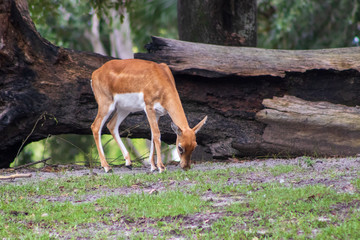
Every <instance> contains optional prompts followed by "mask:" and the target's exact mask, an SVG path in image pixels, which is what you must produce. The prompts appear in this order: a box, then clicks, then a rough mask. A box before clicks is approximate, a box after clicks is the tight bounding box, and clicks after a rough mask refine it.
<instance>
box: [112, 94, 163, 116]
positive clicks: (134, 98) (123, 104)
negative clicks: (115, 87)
mask: <svg viewBox="0 0 360 240" xmlns="http://www.w3.org/2000/svg"><path fill="white" fill-rule="evenodd" d="M114 103H115V106H116V109H118V110H125V111H127V112H138V111H145V112H146V105H145V101H144V94H143V93H122V94H115V95H114ZM154 109H155V111H156V113H157V114H158V115H160V116H163V115H165V114H166V113H167V112H166V110H165V109H164V108H163V106H161V104H160V103H158V102H157V103H155V104H154Z"/></svg>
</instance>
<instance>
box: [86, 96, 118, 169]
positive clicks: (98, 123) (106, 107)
mask: <svg viewBox="0 0 360 240" xmlns="http://www.w3.org/2000/svg"><path fill="white" fill-rule="evenodd" d="M114 109H115V107H114V103H112V102H109V103H108V104H101V105H99V107H98V114H97V116H96V118H95V120H94V122H93V124H92V125H91V130H92V132H93V135H94V139H95V143H96V148H97V150H98V153H99V156H100V162H101V166H102V167H103V168H104V169H105V172H109V171H111V167H110V166H109V164H108V163H107V162H106V159H105V154H104V149H103V147H102V144H101V130H102V128H103V126H104V124H105V122H106V120H107V119H108V118H109V116H110V115H111V113H112V112H113V111H114Z"/></svg>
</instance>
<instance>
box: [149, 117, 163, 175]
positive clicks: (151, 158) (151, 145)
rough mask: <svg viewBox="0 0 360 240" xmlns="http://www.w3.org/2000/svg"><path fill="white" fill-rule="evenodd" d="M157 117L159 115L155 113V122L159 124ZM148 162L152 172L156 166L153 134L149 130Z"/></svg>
mask: <svg viewBox="0 0 360 240" xmlns="http://www.w3.org/2000/svg"><path fill="white" fill-rule="evenodd" d="M159 118H160V115H159V114H157V113H156V124H157V125H158V124H159ZM158 126H159V125H158ZM160 144H161V143H160ZM149 162H150V165H151V172H154V171H155V170H156V169H157V167H156V165H155V160H154V136H153V133H152V131H151V143H150V154H149Z"/></svg>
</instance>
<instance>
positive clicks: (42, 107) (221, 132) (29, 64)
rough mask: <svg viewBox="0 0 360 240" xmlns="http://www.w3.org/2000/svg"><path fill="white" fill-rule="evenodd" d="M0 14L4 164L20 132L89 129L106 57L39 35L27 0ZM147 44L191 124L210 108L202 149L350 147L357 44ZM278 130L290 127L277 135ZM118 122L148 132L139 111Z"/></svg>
mask: <svg viewBox="0 0 360 240" xmlns="http://www.w3.org/2000/svg"><path fill="white" fill-rule="evenodd" d="M0 22H1V23H2V24H0V136H1V138H0V167H6V166H9V164H10V163H11V162H12V161H13V159H14V157H15V156H16V153H17V152H18V150H19V148H20V147H21V146H22V142H23V141H24V140H26V143H28V142H31V141H35V140H39V139H42V138H46V137H47V136H48V134H53V135H55V134H64V133H76V134H91V130H90V125H91V123H92V121H93V120H94V118H95V116H96V113H97V104H96V102H95V99H94V96H93V94H92V91H91V87H90V77H91V73H92V71H93V70H94V69H96V68H98V67H100V66H101V65H102V64H103V63H104V62H106V61H108V60H109V59H110V58H109V57H105V56H102V55H98V54H94V53H87V52H78V51H74V50H70V49H63V48H59V47H56V46H54V45H52V44H51V43H49V42H48V41H46V40H45V39H43V38H41V36H40V35H39V34H38V33H37V32H36V30H35V27H34V25H33V23H32V21H31V19H30V16H29V12H28V8H27V2H26V1H25V0H17V1H12V0H5V1H1V2H0ZM149 50H150V51H151V53H149V54H137V55H136V58H142V59H148V60H153V61H157V62H166V63H168V64H169V66H170V68H171V69H172V71H173V73H174V76H175V80H176V85H177V88H178V91H179V94H180V97H181V99H182V102H183V106H184V109H185V112H186V115H187V117H188V120H189V123H190V125H191V126H194V124H195V123H197V122H198V121H199V120H200V119H202V118H203V117H204V116H205V115H208V116H209V120H208V122H207V124H206V125H205V126H204V127H203V128H202V130H201V131H200V132H199V134H198V136H197V140H198V143H199V145H200V146H202V147H203V149H204V150H205V151H206V152H207V153H209V154H210V155H209V156H210V157H214V158H227V157H232V156H234V155H235V156H259V155H268V154H280V153H283V154H285V155H287V154H295V155H302V154H307V153H317V154H324V155H329V154H339V155H340V154H341V155H353V154H355V153H357V150H358V147H357V145H356V142H358V140H360V139H359V137H358V136H359V129H358V127H357V121H358V120H357V119H358V116H357V114H358V108H357V107H356V106H357V105H360V95H359V94H358V93H359V92H360V73H359V70H360V63H359V61H358V60H359V59H360V49H359V48H344V49H329V50H316V51H284V50H266V49H257V48H237V47H224V46H214V45H208V44H196V43H189V42H182V41H176V40H170V39H161V38H154V39H153V43H152V44H150V45H149ZM287 96H295V97H296V98H291V97H287ZM267 99H268V100H267ZM271 99H273V100H271ZM272 101H274V103H272ZM282 101H285V102H286V101H287V102H288V103H284V104H283V103H282ZM318 101H321V102H320V103H318ZM324 102H325V103H324ZM326 102H327V103H326ZM339 104H341V106H339ZM283 106H285V107H287V108H284V107H283ZM299 106H304V109H300V107H299ZM324 108H325V109H330V110H331V111H330V110H329V111H328V110H324ZM325 113H328V114H325ZM283 114H284V117H285V116H286V117H287V119H288V120H283V119H282V115H283ZM303 115H306V116H307V117H304V116H303ZM316 115H319V116H320V117H322V118H323V120H321V121H322V122H321V121H320V120H318V118H316ZM300 116H301V117H300ZM344 119H345V120H346V119H350V120H351V121H350V120H349V121H345V120H344ZM342 120H344V121H342ZM344 125H346V127H344ZM282 128H283V129H286V132H287V131H289V134H287V135H286V136H285V135H284V134H277V129H282ZM304 128H306V129H309V131H307V132H305V130H304ZM120 129H121V131H122V132H123V133H124V134H122V135H123V136H130V137H134V138H139V137H140V138H149V137H150V130H149V126H148V123H147V120H146V117H145V115H144V113H136V114H132V115H131V116H129V117H128V118H126V119H125V121H124V123H123V124H122V125H121V126H120ZM124 129H128V130H124ZM160 129H161V130H162V140H164V141H165V142H168V143H174V141H175V134H174V133H173V132H172V130H171V128H170V119H169V117H163V118H162V119H161V120H160ZM329 129H332V130H331V131H330V130H329ZM104 130H105V131H106V128H104ZM300 130H301V131H302V132H301V131H300ZM291 133H293V134H291ZM326 134H328V135H326ZM283 135H284V136H283ZM282 137H283V138H284V139H283V140H284V141H281V140H282V139H279V138H282ZM317 139H318V140H317ZM333 139H335V140H334V141H333ZM346 139H347V140H348V141H345V140H346ZM306 141H308V142H306ZM305 142H306V143H305ZM312 142H313V143H314V144H311V143H312ZM344 143H345V144H344ZM350 143H352V144H350ZM327 145H329V146H331V151H330V150H329V147H328V146H327ZM345 145H346V146H345ZM204 159H208V158H207V157H206V158H204Z"/></svg>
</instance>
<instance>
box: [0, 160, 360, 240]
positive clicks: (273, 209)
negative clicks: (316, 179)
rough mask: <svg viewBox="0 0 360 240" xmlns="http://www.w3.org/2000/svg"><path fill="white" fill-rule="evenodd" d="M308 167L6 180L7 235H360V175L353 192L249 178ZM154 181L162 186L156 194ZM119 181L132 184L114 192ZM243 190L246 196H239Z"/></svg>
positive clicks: (0, 209)
mask: <svg viewBox="0 0 360 240" xmlns="http://www.w3.org/2000/svg"><path fill="white" fill-rule="evenodd" d="M302 171H304V169H303V168H301V167H299V166H296V165H284V166H283V165H278V166H275V167H272V168H271V167H263V168H261V167H259V168H257V169H255V168H234V167H233V168H228V169H219V170H210V171H195V170H192V171H187V172H184V171H180V170H179V171H174V172H165V173H164V174H146V173H144V174H124V175H116V174H106V175H98V176H81V177H67V176H66V173H65V176H62V177H59V178H53V179H47V180H44V181H39V182H34V183H31V184H30V183H29V184H18V185H16V184H8V183H2V185H0V199H1V201H0V237H2V238H5V239H7V238H8V239H10V238H11V239H20V238H21V239H49V238H51V237H53V238H74V239H76V238H77V237H81V238H89V239H93V238H95V239H104V238H107V237H110V236H112V237H114V238H117V239H123V238H128V237H130V238H132V239H150V238H157V239H158V238H159V239H168V238H171V237H174V236H181V237H185V238H187V239H194V238H198V239H199V238H200V239H253V238H255V237H256V238H258V239H269V238H270V239H289V238H292V239H307V238H315V239H358V238H360V201H359V199H360V195H359V191H360V179H356V180H353V181H352V182H351V183H352V184H353V185H354V186H355V188H356V189H357V192H355V193H353V194H348V193H338V192H336V191H335V190H334V189H333V188H332V187H329V186H324V185H307V186H303V187H298V186H287V187H286V186H284V185H283V184H279V183H277V182H271V183H256V182H248V181H247V180H246V179H247V178H246V177H247V174H260V175H262V174H265V173H270V174H271V175H273V176H279V175H281V174H287V173H290V172H302ZM134 186H135V187H134ZM154 186H155V187H158V188H159V189H158V191H155V192H153V193H152V194H149V193H148V192H149V191H150V190H151V189H152V187H154ZM159 186H160V187H159ZM116 189H125V190H126V191H125V193H124V191H121V192H122V194H120V193H118V194H117V193H116V191H115V192H114V193H113V192H112V190H116ZM134 189H137V191H135V190H134ZM142 190H143V191H142ZM102 192H105V193H103V194H102V195H101V194H100V193H102ZM96 194H97V197H96V198H87V196H88V195H96ZM203 196H210V197H207V198H204V197H203ZM236 197H238V198H239V197H240V199H241V201H231V199H235V198H236ZM56 198H58V199H57V200H54V199H56ZM209 198H211V200H209ZM227 199H228V201H227V202H226V203H225V204H223V205H218V206H216V203H217V201H226V200H227ZM114 229H115V230H114ZM124 234H127V235H124Z"/></svg>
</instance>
